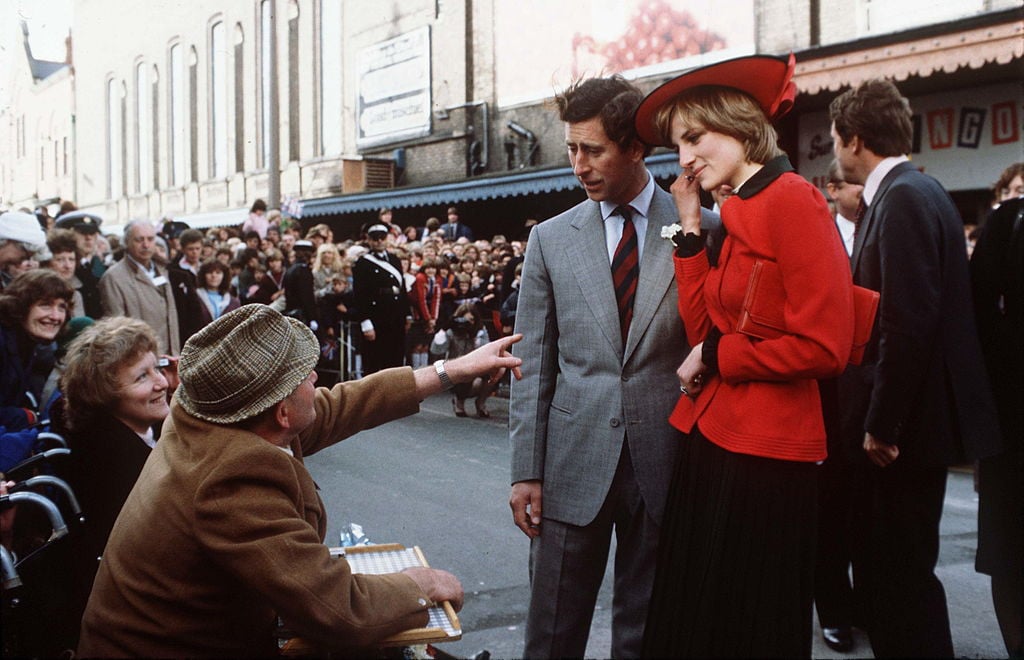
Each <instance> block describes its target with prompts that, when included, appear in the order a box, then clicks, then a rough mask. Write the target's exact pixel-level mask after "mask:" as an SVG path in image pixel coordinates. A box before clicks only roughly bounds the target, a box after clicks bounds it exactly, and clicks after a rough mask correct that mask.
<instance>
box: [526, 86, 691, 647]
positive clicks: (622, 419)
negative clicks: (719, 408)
mask: <svg viewBox="0 0 1024 660" xmlns="http://www.w3.org/2000/svg"><path fill="white" fill-rule="evenodd" d="M641 98H642V94H641V93H640V92H639V90H637V89H636V88H635V87H633V86H632V85H631V84H629V83H628V82H626V81H625V80H624V79H622V78H621V77H618V76H615V77H612V78H597V79H589V80H585V81H581V82H579V83H577V84H574V85H573V86H572V87H570V88H569V89H568V90H566V91H565V92H564V93H563V94H561V95H559V96H558V97H557V99H556V100H557V103H558V107H559V112H560V117H561V119H562V121H563V122H565V135H566V145H567V147H568V150H569V161H570V163H571V164H572V167H573V173H574V174H575V175H576V177H577V178H578V179H579V180H580V183H581V184H582V185H583V188H584V189H585V190H586V193H587V197H588V198H589V200H587V201H584V202H583V203H581V204H579V205H577V206H575V207H573V208H572V209H570V210H568V211H566V212H565V213H563V214H561V215H559V216H556V217H554V218H552V219H550V220H548V221H547V222H544V223H541V224H539V225H537V226H536V227H535V228H534V230H533V233H532V234H531V235H530V242H529V243H528V247H527V250H526V261H525V263H524V266H523V274H522V283H521V286H520V290H519V306H518V313H517V316H516V332H517V333H522V334H523V335H524V339H523V341H522V343H520V344H519V345H518V346H517V347H516V351H515V353H516V355H517V356H518V357H521V358H522V359H523V379H522V380H521V381H519V382H516V383H515V384H513V387H512V398H511V404H510V405H511V408H510V418H511V421H510V436H511V441H512V493H511V496H510V500H509V504H510V506H511V507H512V516H513V520H514V522H515V524H516V526H518V527H519V528H520V529H521V530H522V531H523V533H524V534H526V535H527V536H528V537H529V538H530V540H531V541H530V578H531V580H530V581H531V598H530V611H529V614H528V617H527V623H526V646H525V649H524V652H523V654H524V655H525V656H526V657H534V658H541V657H545V658H551V657H581V656H583V655H584V653H585V651H586V645H587V638H588V635H589V631H590V623H591V618H592V616H593V611H594V604H595V602H596V599H597V593H598V589H599V588H600V586H601V580H602V577H603V576H604V570H605V565H606V564H607V559H608V550H609V545H610V540H611V534H612V531H613V530H614V532H615V534H616V543H617V550H616V555H615V584H614V600H613V613H612V617H613V618H612V651H611V652H612V656H613V657H637V656H639V655H640V650H641V648H640V647H641V642H642V640H643V630H644V624H645V621H646V618H647V603H648V601H649V599H650V595H651V587H652V582H653V579H654V567H655V561H656V554H657V553H656V550H657V542H658V536H659V525H660V521H661V519H662V514H663V511H664V503H665V497H666V493H667V491H668V486H669V480H670V477H671V474H672V467H673V462H674V460H675V456H676V450H677V447H678V445H679V443H680V442H681V441H682V436H681V434H680V433H679V432H677V431H676V430H674V429H673V428H672V427H671V426H669V424H668V421H667V420H668V416H669V413H670V412H671V410H672V406H673V405H674V404H675V403H676V400H677V399H678V397H679V381H678V378H677V376H676V368H677V367H678V366H679V364H680V363H681V362H682V360H683V358H684V357H685V356H686V353H687V351H688V349H689V347H688V346H687V344H686V335H685V333H684V332H683V326H682V322H681V321H680V319H679V315H678V313H677V311H676V286H675V281H674V278H673V265H672V243H671V242H670V241H668V240H663V239H662V238H661V229H662V227H664V226H666V225H670V224H673V223H675V222H677V221H678V218H677V215H676V210H675V206H674V204H673V202H672V198H671V196H670V195H669V194H668V193H666V192H665V191H663V190H662V189H661V188H659V187H658V186H657V185H656V184H655V182H654V179H653V177H652V176H651V174H650V172H648V171H647V168H646V167H645V165H644V156H645V155H646V154H647V151H648V150H647V148H646V147H645V146H644V145H643V144H642V143H641V142H640V141H639V140H638V138H637V136H636V133H635V132H634V128H633V113H634V111H635V109H636V107H637V105H638V104H639V103H640V100H641ZM705 214H706V220H709V219H710V217H711V216H710V214H708V213H707V212H706V211H705ZM628 223H631V226H630V225H629V224H628ZM634 232H635V233H634ZM624 235H625V238H624ZM620 242H621V243H623V244H626V243H631V244H632V249H631V250H629V249H624V248H623V247H622V246H621V245H620ZM625 252H628V254H631V255H634V256H633V257H630V256H628V255H627V256H623V254H624V253H625ZM632 259H636V260H637V261H635V262H632V263H634V264H636V265H638V270H639V272H638V273H637V270H636V268H633V269H632V271H631V272H629V273H627V274H626V275H624V276H623V277H620V276H619V272H620V271H619V270H618V267H619V266H621V265H622V264H623V263H625V264H626V265H627V270H628V267H629V265H630V263H631V261H632ZM613 270H614V271H615V275H614V277H613ZM623 278H624V279H623ZM613 279H614V283H613ZM616 284H617V285H619V286H620V289H621V291H619V292H618V293H617V291H616V286H615V285H616ZM633 286H635V290H634V289H633ZM619 293H621V294H627V295H622V296H620V295H618V294H619ZM630 294H631V295H630ZM620 299H621V300H622V301H623V302H620Z"/></svg>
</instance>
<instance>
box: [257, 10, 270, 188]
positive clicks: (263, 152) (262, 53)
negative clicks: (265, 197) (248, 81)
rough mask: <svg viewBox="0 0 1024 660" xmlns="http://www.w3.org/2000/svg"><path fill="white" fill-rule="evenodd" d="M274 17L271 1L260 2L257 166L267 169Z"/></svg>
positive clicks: (268, 161)
mask: <svg viewBox="0 0 1024 660" xmlns="http://www.w3.org/2000/svg"><path fill="white" fill-rule="evenodd" d="M273 24H274V22H273V17H272V16H271V14H270V2H269V0H262V2H260V41H259V85H258V87H259V135H258V144H259V149H258V150H257V156H256V160H257V162H256V166H257V167H259V168H265V167H267V165H268V164H269V163H270V139H271V136H272V135H274V131H272V130H271V129H270V67H271V65H272V62H271V57H270V30H271V29H273Z"/></svg>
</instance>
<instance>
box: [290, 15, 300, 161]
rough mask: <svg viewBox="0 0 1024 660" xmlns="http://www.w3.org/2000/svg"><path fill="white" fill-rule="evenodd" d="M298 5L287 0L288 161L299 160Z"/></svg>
mask: <svg viewBox="0 0 1024 660" xmlns="http://www.w3.org/2000/svg"><path fill="white" fill-rule="evenodd" d="M301 103H302V96H301V95H300V94H299V3H298V2H296V1H295V0H288V160H290V161H297V160H299V158H300V156H299V106H300V105H301Z"/></svg>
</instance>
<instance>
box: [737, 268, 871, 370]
mask: <svg viewBox="0 0 1024 660" xmlns="http://www.w3.org/2000/svg"><path fill="white" fill-rule="evenodd" d="M785 304H786V290H785V289H784V288H783V287H782V274H781V273H780V272H779V265H778V264H777V263H775V262H774V261H765V260H763V259H758V260H757V261H755V262H754V268H753V270H751V271H750V282H749V283H748V284H747V294H746V296H745V297H744V298H743V310H742V311H741V312H740V321H739V323H738V324H737V326H736V331H737V332H742V333H743V334H745V335H749V336H751V337H757V338H758V339H776V338H778V337H781V336H782V335H784V334H786V332H787V330H786V321H785V319H784V318H783V315H782V310H783V308H784V307H785ZM877 313H878V292H877V291H872V290H871V289H865V288H864V287H862V286H856V285H854V287H853V314H854V327H853V349H852V350H851V351H850V364H855V365H856V364H860V363H861V361H862V360H863V359H864V349H865V348H866V347H867V345H868V342H869V341H871V330H872V328H873V327H874V325H875V314H877Z"/></svg>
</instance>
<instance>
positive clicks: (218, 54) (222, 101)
mask: <svg viewBox="0 0 1024 660" xmlns="http://www.w3.org/2000/svg"><path fill="white" fill-rule="evenodd" d="M224 32H225V30H224V22H223V21H217V22H216V23H214V24H213V26H212V27H211V28H210V76H209V78H210V92H209V98H210V174H211V175H212V176H213V177H216V178H223V177H226V176H227V175H228V87H227V84H228V50H227V38H226V36H225V34H224Z"/></svg>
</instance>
